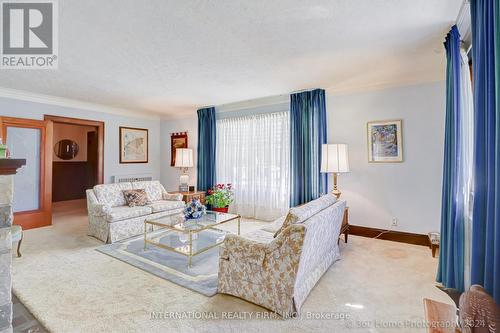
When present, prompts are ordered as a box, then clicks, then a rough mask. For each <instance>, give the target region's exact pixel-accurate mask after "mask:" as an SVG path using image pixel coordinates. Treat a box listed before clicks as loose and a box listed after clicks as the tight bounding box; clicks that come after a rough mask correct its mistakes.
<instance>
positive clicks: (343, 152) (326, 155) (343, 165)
mask: <svg viewBox="0 0 500 333" xmlns="http://www.w3.org/2000/svg"><path fill="white" fill-rule="evenodd" d="M321 172H324V173H334V172H335V173H343V172H349V156H348V153H347V145H346V144H344V143H334V144H324V145H323V146H322V147H321Z"/></svg>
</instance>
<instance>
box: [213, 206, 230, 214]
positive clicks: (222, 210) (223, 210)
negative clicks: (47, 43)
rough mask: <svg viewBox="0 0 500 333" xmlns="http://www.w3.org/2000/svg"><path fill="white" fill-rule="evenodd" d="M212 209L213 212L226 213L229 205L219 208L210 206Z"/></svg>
mask: <svg viewBox="0 0 500 333" xmlns="http://www.w3.org/2000/svg"><path fill="white" fill-rule="evenodd" d="M212 210H213V211H214V212H219V213H227V211H228V210H229V206H226V207H220V208H216V207H212Z"/></svg>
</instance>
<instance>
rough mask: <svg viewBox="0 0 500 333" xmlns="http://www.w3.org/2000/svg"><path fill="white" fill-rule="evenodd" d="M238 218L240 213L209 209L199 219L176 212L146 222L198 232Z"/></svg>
mask: <svg viewBox="0 0 500 333" xmlns="http://www.w3.org/2000/svg"><path fill="white" fill-rule="evenodd" d="M238 218H240V215H236V214H229V213H219V212H213V211H207V213H206V214H205V215H203V216H202V217H200V218H197V219H186V218H185V217H184V215H183V214H175V215H170V216H165V217H161V218H157V219H151V220H146V223H149V224H153V225H156V226H160V227H166V228H169V229H175V230H178V231H181V232H190V231H191V232H198V231H201V230H205V229H209V228H213V227H215V226H217V225H220V224H223V223H227V222H230V221H233V220H236V219H238Z"/></svg>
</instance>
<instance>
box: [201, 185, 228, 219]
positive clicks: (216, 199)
mask: <svg viewBox="0 0 500 333" xmlns="http://www.w3.org/2000/svg"><path fill="white" fill-rule="evenodd" d="M205 201H206V202H207V203H208V204H209V205H210V206H212V207H211V209H212V210H213V211H215V212H221V213H227V211H228V209H229V205H230V204H231V203H232V202H233V201H234V193H233V187H232V185H231V184H217V185H215V186H214V187H213V188H211V189H209V190H208V196H207V197H206V198H205Z"/></svg>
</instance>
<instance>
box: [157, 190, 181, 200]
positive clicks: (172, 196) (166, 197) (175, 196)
mask: <svg viewBox="0 0 500 333" xmlns="http://www.w3.org/2000/svg"><path fill="white" fill-rule="evenodd" d="M162 196H163V200H168V201H182V197H183V196H182V194H180V193H168V192H163V195H162Z"/></svg>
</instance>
